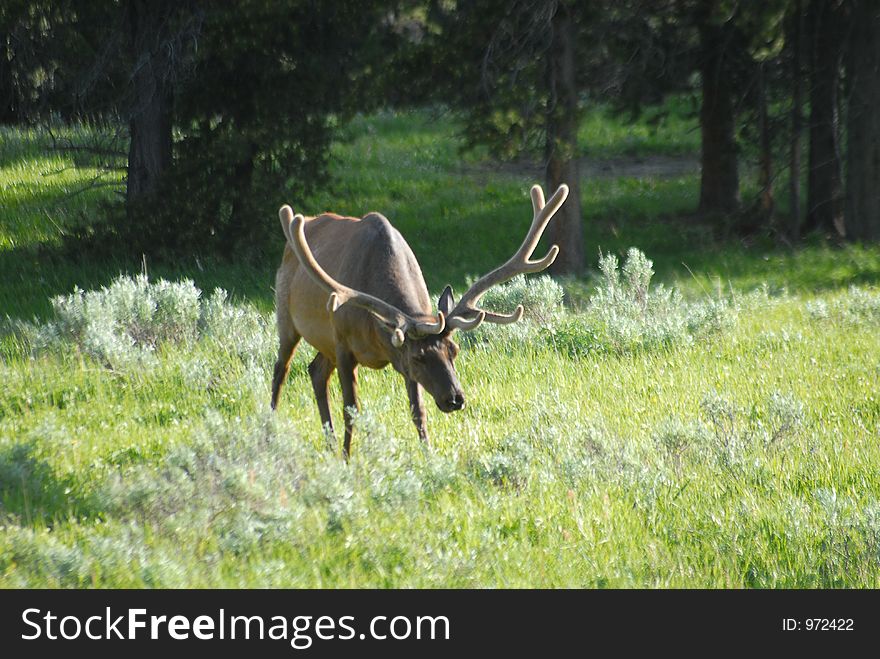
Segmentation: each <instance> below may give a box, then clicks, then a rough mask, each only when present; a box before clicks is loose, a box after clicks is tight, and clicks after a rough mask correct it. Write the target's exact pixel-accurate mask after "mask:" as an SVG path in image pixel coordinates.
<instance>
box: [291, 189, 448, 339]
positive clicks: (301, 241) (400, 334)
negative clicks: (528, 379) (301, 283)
mask: <svg viewBox="0 0 880 659" xmlns="http://www.w3.org/2000/svg"><path fill="white" fill-rule="evenodd" d="M278 216H279V218H280V219H281V228H282V229H283V230H284V235H285V236H286V237H287V242H288V243H290V246H291V247H292V248H293V251H294V253H296V256H297V258H298V259H299V262H300V265H302V267H303V268H305V270H306V272H308V273H309V275H310V276H311V278H312V280H313V281H314V282H315V283H316V284H318V286H320V287H321V288H323V289H324V290H326V291H327V292H328V293H329V294H330V297H329V298H328V300H327V310H328V311H330V313H334V312H335V311H336V309H338V308H339V307H340V306H342V305H343V304H346V303H347V302H351V304H353V305H355V306H358V307H362V308H364V309H366V310H368V311H369V312H371V313H372V314H373V315H374V316H376V317H377V318H378V319H379V320H380V321H381V322H382V323H384V324H385V325H387V326H388V327H389V329H391V343H392V344H393V345H394V346H395V347H397V348H399V347H400V346H402V345H403V342H404V338H405V336H407V335H409V336H413V337H415V336H422V335H425V334H440V333H441V332H442V331H443V329H444V328H445V326H446V319H445V317H444V316H443V312H438V318H437V320H436V321H435V322H425V321H421V320H416V319H415V318H413V317H412V316H410V315H409V314H407V313H404V312H403V311H401V310H400V309H398V308H397V307H395V306H394V305H392V304H388V303H387V302H385V301H384V300H380V299H379V298H377V297H374V296H372V295H370V294H368V293H364V292H362V291H358V290H355V289H353V288H349V287H348V286H345V285H344V284H340V283H339V282H338V281H336V280H335V279H333V277H331V276H330V275H328V274H327V272H326V271H325V270H324V268H322V267H321V266H320V264H319V263H318V261H317V260H316V259H315V256H314V254H312V250H311V249H310V248H309V244H308V242H306V233H305V218H304V217H303V216H302V215H300V214H299V213H297V214H296V215H294V214H293V210H292V209H291V208H290V206H287V205H285V206H282V207H281V210H279V211H278Z"/></svg>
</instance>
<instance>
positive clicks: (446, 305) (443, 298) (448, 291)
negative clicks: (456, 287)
mask: <svg viewBox="0 0 880 659" xmlns="http://www.w3.org/2000/svg"><path fill="white" fill-rule="evenodd" d="M454 305H455V300H454V299H453V297H452V286H447V287H446V288H444V289H443V292H442V293H441V294H440V299H439V300H438V301H437V310H438V311H440V312H441V313H442V314H443V315H444V316H448V315H449V312H450V311H452V307H453V306H454Z"/></svg>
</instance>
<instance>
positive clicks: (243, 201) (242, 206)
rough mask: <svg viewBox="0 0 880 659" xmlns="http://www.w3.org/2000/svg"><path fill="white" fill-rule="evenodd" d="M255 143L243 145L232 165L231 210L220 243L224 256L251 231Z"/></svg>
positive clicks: (233, 250) (232, 251)
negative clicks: (243, 149) (239, 156)
mask: <svg viewBox="0 0 880 659" xmlns="http://www.w3.org/2000/svg"><path fill="white" fill-rule="evenodd" d="M257 152H258V149H257V145H256V144H254V143H253V142H251V143H249V144H248V145H247V146H246V147H245V152H244V154H243V155H242V157H241V159H240V160H239V161H238V163H236V165H235V167H234V170H233V171H234V175H233V178H232V180H231V181H230V184H231V186H232V188H233V189H234V190H235V197H234V199H233V200H232V210H231V212H230V217H229V226H228V228H227V231H226V235H224V236H223V238H222V240H221V244H222V247H223V252H224V253H225V254H226V256H232V255H233V254H234V253H235V250H236V249H238V248H240V247H241V246H242V243H243V242H244V241H245V240H246V238H247V237H248V236H249V235H252V233H253V225H254V220H255V219H256V218H255V216H254V209H253V205H252V204H251V203H249V201H250V199H251V187H252V186H253V182H254V170H255V162H254V160H255V158H256V157H257Z"/></svg>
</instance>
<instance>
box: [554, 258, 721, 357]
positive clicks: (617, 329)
mask: <svg viewBox="0 0 880 659" xmlns="http://www.w3.org/2000/svg"><path fill="white" fill-rule="evenodd" d="M599 269H600V271H601V273H602V276H601V280H600V282H599V285H598V286H597V287H596V290H595V291H594V293H593V295H592V296H591V297H590V299H589V301H588V302H587V304H586V307H585V309H584V310H583V312H581V313H579V314H573V315H570V316H567V317H565V318H564V319H563V320H562V321H561V322H558V323H556V325H555V326H554V327H553V329H552V331H551V332H549V333H548V334H547V335H546V336H547V342H548V344H549V345H550V346H552V347H553V348H554V349H556V350H561V351H563V352H567V353H568V354H570V355H572V356H574V357H578V356H583V355H586V354H588V353H590V352H606V351H607V352H617V353H621V352H631V351H634V350H639V349H643V348H655V347H661V346H669V345H676V344H677V345H687V344H690V343H692V342H693V341H694V340H695V339H697V338H699V337H702V336H704V335H708V334H711V333H714V332H717V331H719V330H721V329H724V328H727V327H729V326H730V325H731V324H732V323H733V321H734V320H735V318H736V314H737V310H738V309H737V306H736V304H735V303H734V302H733V301H731V300H729V299H726V298H722V297H717V298H709V299H705V300H700V301H695V302H690V301H687V300H685V299H684V298H683V297H682V296H681V294H680V293H679V292H678V291H676V290H674V289H668V288H666V287H664V286H663V285H662V284H659V285H657V286H653V287H652V286H651V279H652V277H653V276H654V270H653V263H652V262H651V261H650V260H649V259H648V258H646V257H645V255H644V254H643V253H642V252H641V251H639V250H638V249H635V248H630V250H629V252H628V253H627V258H626V261H625V262H624V264H623V266H622V267H621V265H620V263H619V261H618V259H617V257H616V256H615V255H613V254H605V255H603V256H602V257H601V258H600V259H599Z"/></svg>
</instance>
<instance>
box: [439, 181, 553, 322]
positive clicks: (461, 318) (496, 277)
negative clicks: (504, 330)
mask: <svg viewBox="0 0 880 659" xmlns="http://www.w3.org/2000/svg"><path fill="white" fill-rule="evenodd" d="M530 193H531V198H532V211H533V214H534V216H533V218H532V225H531V226H530V227H529V231H528V233H527V234H526V237H525V239H524V240H523V242H522V244H521V245H520V247H519V249H518V250H517V251H516V253H515V254H514V255H513V256H512V257H510V259H508V260H507V261H506V262H505V263H504V264H503V265H501V266H499V267H497V268H495V269H494V270H493V271H492V272H490V273H489V274H487V275H484V276H483V277H481V278H480V279H478V280H477V281H476V282H474V284H473V285H472V286H471V287H470V288H469V289H468V291H467V292H466V293H465V294H464V295H463V296H462V297H461V299H460V300H459V301H458V304H456V305H455V308H454V309H453V310H452V311H451V312H450V314H449V318H448V319H447V325H448V326H449V327H451V328H453V329H462V330H467V329H474V328H475V327H477V326H478V325H479V324H480V322H483V321H482V320H481V321H480V322H474V320H473V319H472V320H467V319H466V318H465V316H472V315H474V314H478V318H482V319H483V320H485V321H487V322H490V323H496V324H501V325H506V324H509V323H515V322H516V321H518V320H519V319H520V318H522V315H523V308H522V305H518V306H517V308H516V309H515V310H514V311H513V313H511V314H498V313H492V312H490V311H483V310H480V309H477V307H476V304H477V302H479V300H480V298H481V297H482V296H483V295H484V294H485V293H486V292H487V291H488V290H489V289H490V288H492V287H493V286H497V285H498V284H501V283H503V282H505V281H508V280H509V279H512V278H513V277H515V276H517V275H520V274H530V273H534V272H540V271H541V270H545V269H546V268H548V267H549V266H550V264H551V263H553V261H555V260H556V256H557V255H558V254H559V246H558V245H553V246H552V247H551V248H550V251H548V252H547V255H546V256H545V257H544V258H542V259H537V260H531V256H532V253H533V252H534V251H535V248H536V247H537V246H538V242H540V240H541V236H542V235H543V233H544V230H545V229H546V228H547V224H548V223H549V222H550V220H551V219H552V218H553V215H555V214H556V211H558V210H559V208H560V207H561V206H562V204H563V203H565V200H566V199H567V198H568V186H567V185H565V184H564V183H563V184H562V185H560V186H559V188H558V189H557V190H556V192H554V193H553V196H552V197H550V200H549V201H548V202H547V203H544V191H543V190H542V189H541V186H540V185H533V186H532V189H531V192H530Z"/></svg>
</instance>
